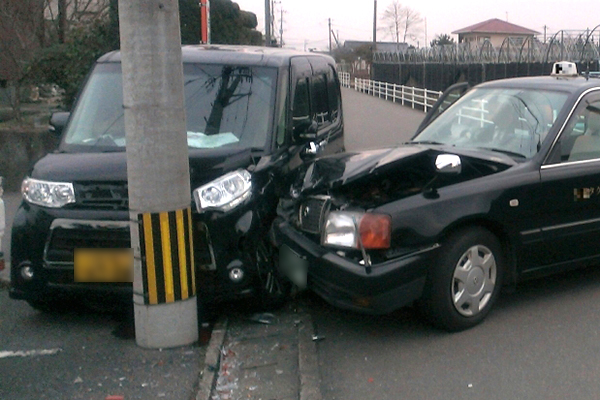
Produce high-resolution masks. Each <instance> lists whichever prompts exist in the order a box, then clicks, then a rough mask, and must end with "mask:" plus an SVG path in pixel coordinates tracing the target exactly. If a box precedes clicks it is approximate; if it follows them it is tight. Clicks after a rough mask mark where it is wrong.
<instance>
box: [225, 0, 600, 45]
mask: <svg viewBox="0 0 600 400" xmlns="http://www.w3.org/2000/svg"><path fill="white" fill-rule="evenodd" d="M234 1H235V2H236V3H238V4H239V5H240V7H241V8H242V9H243V10H246V11H252V12H254V13H255V14H256V15H257V17H258V20H259V26H258V29H259V30H261V31H262V32H263V33H264V19H265V10H264V5H265V1H264V0H237V1H236V0H234ZM275 2H276V3H280V4H276V10H279V9H280V8H281V7H282V8H283V10H284V14H283V21H284V23H283V41H284V43H285V44H286V47H294V48H296V49H299V50H302V49H303V48H304V47H306V48H317V49H323V50H324V49H326V48H327V47H328V40H329V36H328V19H329V18H331V21H332V30H333V31H334V32H336V33H338V32H339V39H340V41H341V42H342V43H343V41H344V40H372V38H373V0H280V1H279V0H275ZM391 2H392V0H378V1H377V8H378V15H379V16H381V15H382V14H383V11H384V10H385V9H386V7H387V6H388V5H389V4H390V3H391ZM401 3H402V5H404V6H407V7H410V8H412V9H413V10H416V11H418V12H419V13H420V14H421V16H422V17H423V18H424V20H425V21H426V22H425V21H424V22H423V28H422V33H421V35H420V37H419V38H418V39H417V40H418V42H419V43H418V44H419V45H420V46H421V47H422V46H423V45H424V43H425V25H427V30H426V32H427V42H429V41H431V40H432V39H433V38H434V37H435V35H437V34H442V33H448V34H450V33H451V32H452V31H455V30H458V29H461V28H464V27H467V26H469V25H473V24H476V23H478V22H482V21H485V20H487V19H490V18H499V19H502V20H507V17H508V21H509V22H511V23H514V24H517V25H521V26H524V27H526V28H529V29H533V30H535V31H538V32H540V33H543V32H544V26H547V29H548V32H549V33H555V32H557V31H559V30H561V29H573V30H585V29H586V28H590V29H593V28H594V27H596V26H597V25H599V24H600V0H570V1H568V0H563V1H558V0H546V1H542V0H502V1H489V0H486V1H481V0H479V1H475V0H453V1H431V0H429V1H423V0H404V1H401ZM279 15H280V14H279V12H278V13H277V17H276V19H277V21H279ZM378 26H380V27H381V26H382V22H381V21H379V20H378ZM279 28H280V27H279V26H277V28H276V34H277V36H278V37H279ZM599 30H600V29H599ZM377 39H378V40H391V38H390V37H389V36H388V37H385V36H384V33H383V32H378V33H377ZM417 40H415V41H412V42H411V41H409V42H411V43H412V44H414V45H417Z"/></svg>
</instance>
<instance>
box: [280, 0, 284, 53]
mask: <svg viewBox="0 0 600 400" xmlns="http://www.w3.org/2000/svg"><path fill="white" fill-rule="evenodd" d="M280 3H281V2H280ZM280 11H281V18H280V19H279V47H283V6H282V7H281V10H280Z"/></svg>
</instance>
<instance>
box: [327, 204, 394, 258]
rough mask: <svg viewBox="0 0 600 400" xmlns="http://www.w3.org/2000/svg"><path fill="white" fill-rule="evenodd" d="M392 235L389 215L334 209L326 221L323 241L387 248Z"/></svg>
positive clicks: (354, 247)
mask: <svg viewBox="0 0 600 400" xmlns="http://www.w3.org/2000/svg"><path fill="white" fill-rule="evenodd" d="M391 237H392V220H391V218H390V216H389V215H385V214H372V213H361V212H346V211H332V212H330V213H329V215H328V216H327V219H326V221H325V229H324V231H323V236H322V239H321V243H322V244H323V245H326V246H334V247H349V248H353V249H361V248H363V249H387V248H389V247H390V243H391Z"/></svg>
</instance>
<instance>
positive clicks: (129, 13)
mask: <svg viewBox="0 0 600 400" xmlns="http://www.w3.org/2000/svg"><path fill="white" fill-rule="evenodd" d="M119 24H120V29H121V59H122V67H123V107H124V111H125V131H126V138H127V179H128V185H129V210H130V211H129V213H130V219H131V221H132V222H131V246H132V248H133V251H134V258H135V262H134V278H133V279H134V280H133V292H134V294H133V305H134V312H135V333H136V341H137V344H138V345H139V346H142V347H147V348H167V347H175V346H183V345H187V344H191V343H193V342H195V341H197V340H198V314H197V306H196V286H195V275H194V268H193V266H194V263H193V260H194V255H193V247H192V243H193V242H192V229H191V222H192V221H191V208H190V203H191V192H190V173H189V159H188V147H187V134H186V125H185V108H184V97H183V67H182V60H181V35H180V30H179V6H178V2H177V0H119Z"/></svg>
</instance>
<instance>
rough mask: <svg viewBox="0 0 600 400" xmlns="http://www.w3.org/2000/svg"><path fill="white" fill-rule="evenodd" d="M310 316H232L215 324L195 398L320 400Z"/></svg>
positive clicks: (290, 311) (290, 312) (288, 310)
mask: <svg viewBox="0 0 600 400" xmlns="http://www.w3.org/2000/svg"><path fill="white" fill-rule="evenodd" d="M318 339H319V338H318V337H315V336H314V334H313V324H312V319H311V317H310V314H308V313H307V312H305V311H304V310H302V309H300V307H298V306H297V305H296V304H295V303H294V302H292V303H290V304H289V305H288V306H286V307H284V309H282V310H280V311H278V312H274V313H259V314H234V315H232V316H230V317H229V319H228V320H227V321H224V320H222V321H221V322H219V323H217V324H216V325H215V329H214V330H213V333H212V337H211V341H210V343H209V346H208V348H207V350H206V361H205V365H204V371H202V373H201V375H202V378H201V383H200V387H199V392H198V395H197V397H196V400H233V399H250V400H259V399H262V400H321V399H322V397H321V392H320V389H319V379H318V363H317V352H316V343H315V341H317V340H318Z"/></svg>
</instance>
